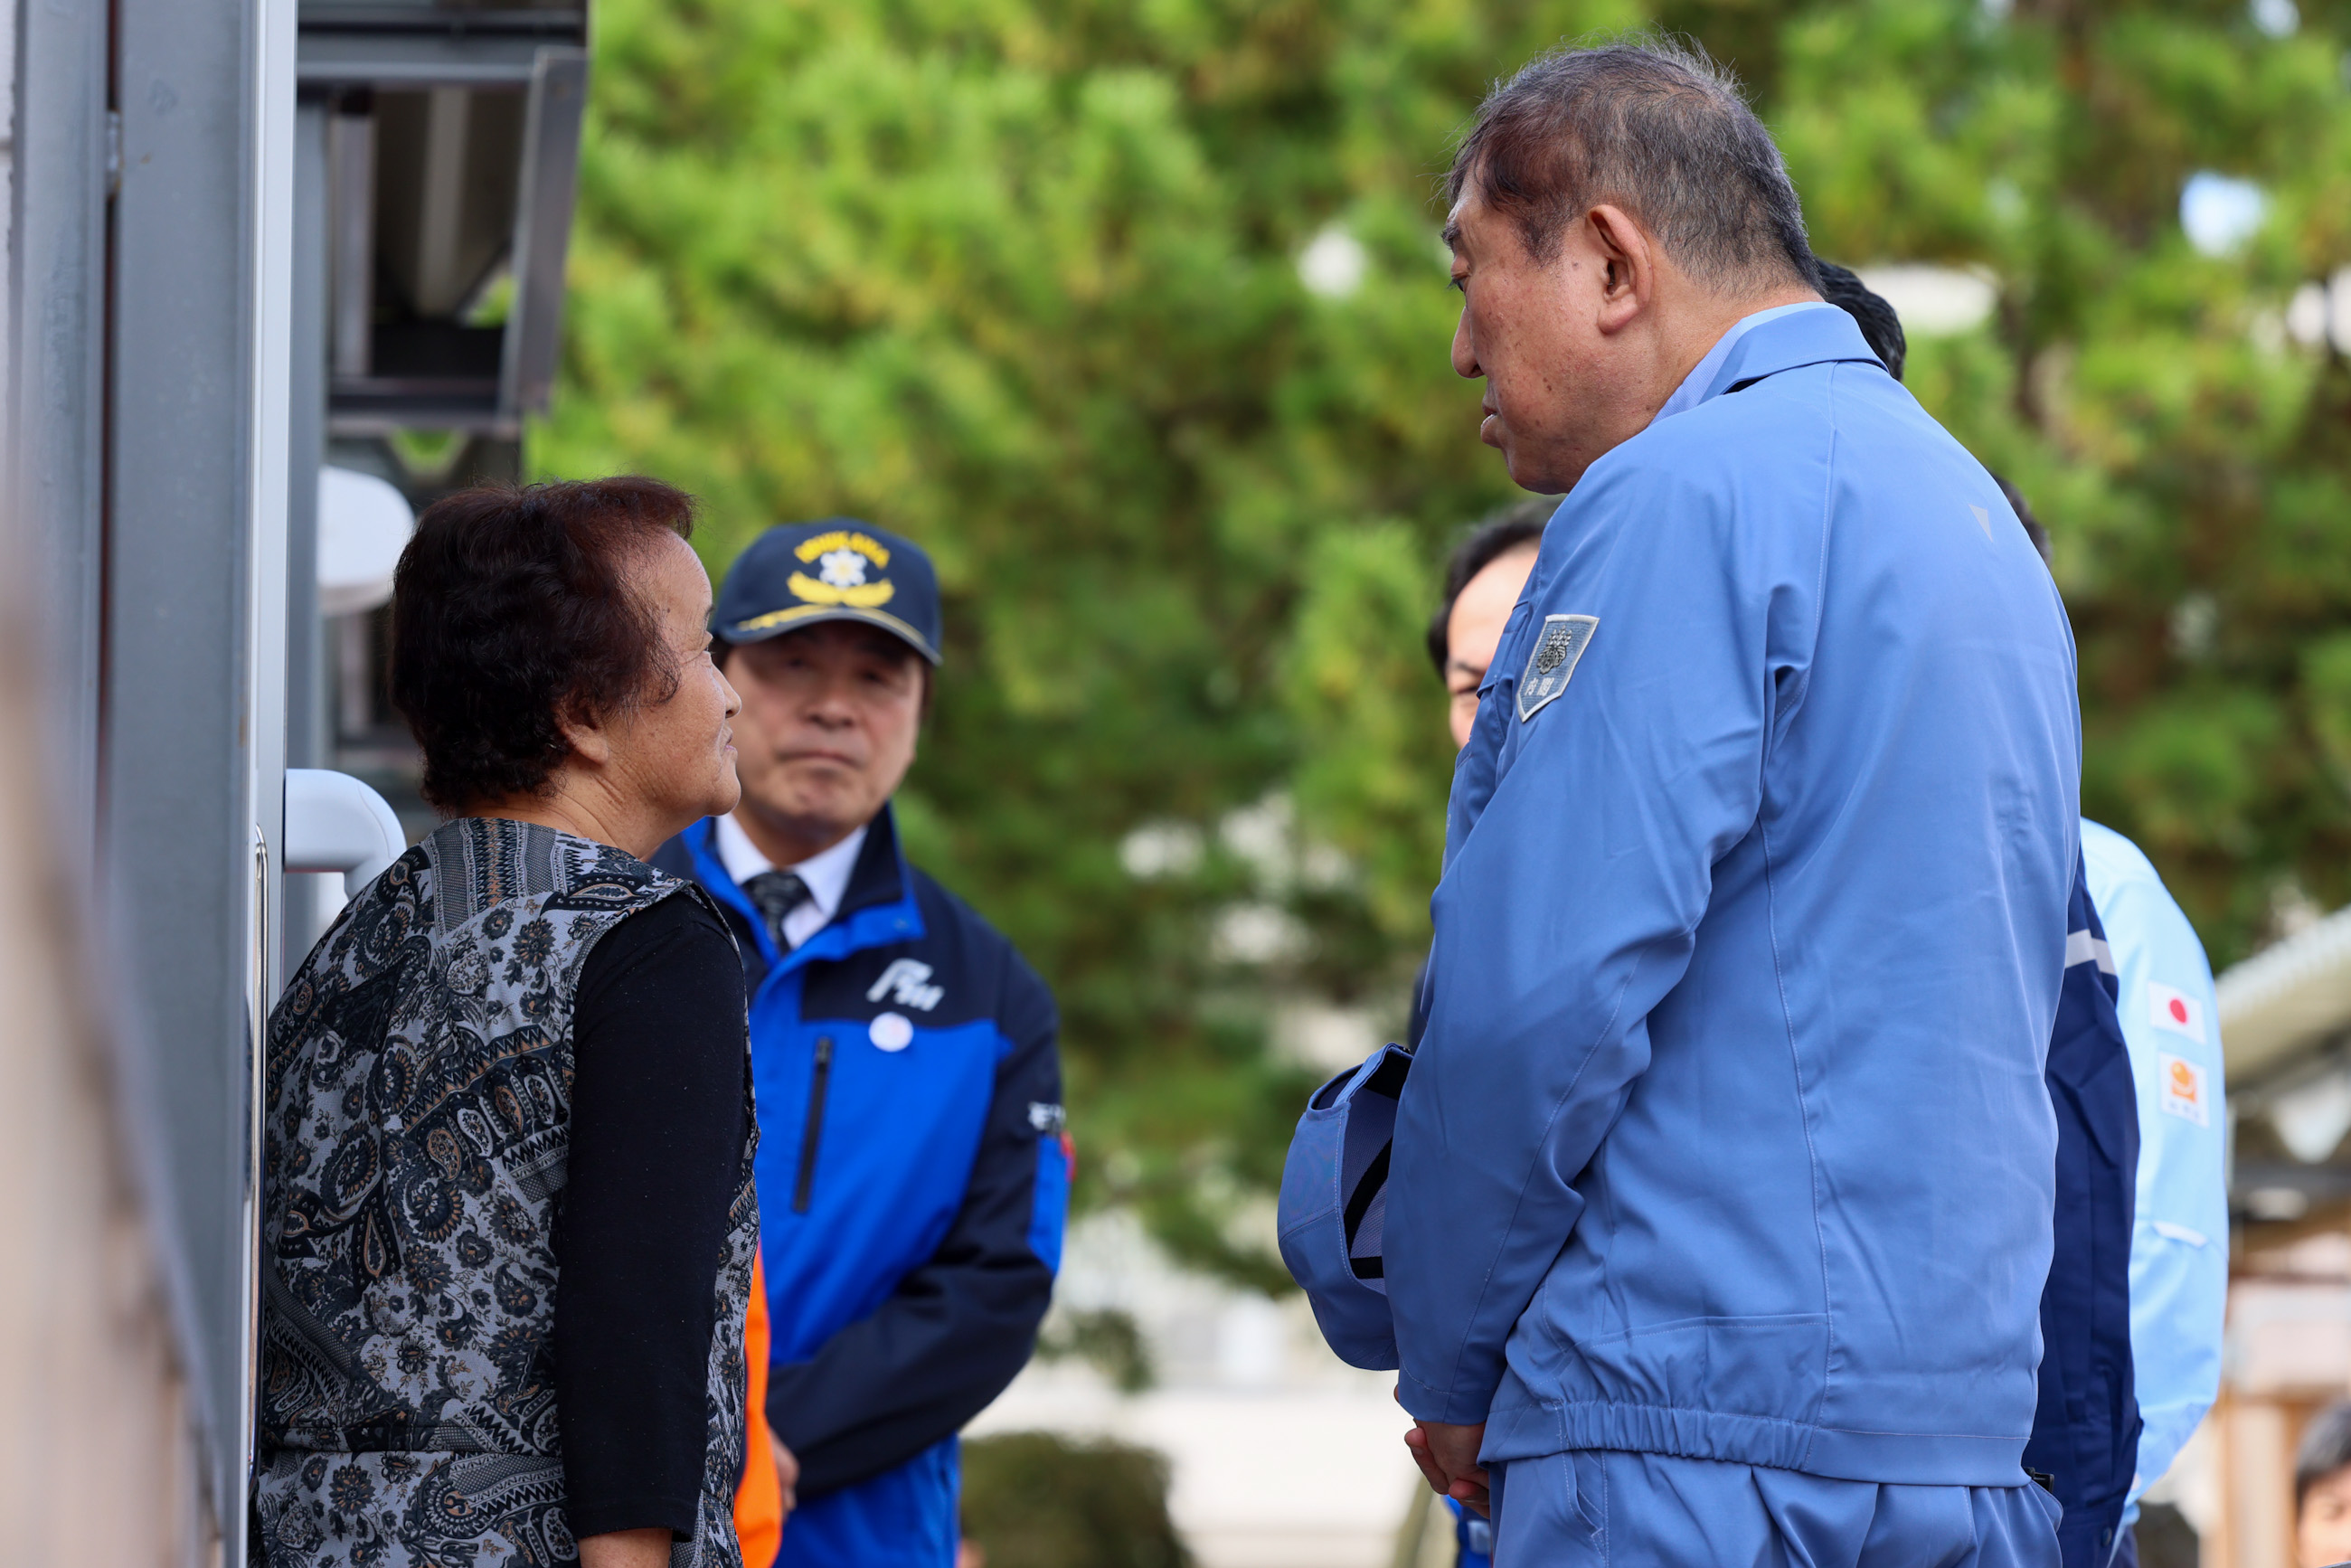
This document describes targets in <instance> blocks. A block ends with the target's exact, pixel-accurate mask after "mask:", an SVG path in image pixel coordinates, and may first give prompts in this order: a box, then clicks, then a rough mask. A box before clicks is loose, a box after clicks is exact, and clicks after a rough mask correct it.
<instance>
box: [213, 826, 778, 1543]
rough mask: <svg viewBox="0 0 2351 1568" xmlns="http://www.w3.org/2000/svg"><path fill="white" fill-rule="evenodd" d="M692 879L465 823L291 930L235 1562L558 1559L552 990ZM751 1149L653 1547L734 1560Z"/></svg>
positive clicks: (572, 984)
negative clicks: (680, 1498) (702, 1364)
mask: <svg viewBox="0 0 2351 1568" xmlns="http://www.w3.org/2000/svg"><path fill="white" fill-rule="evenodd" d="M703 896H705V895H704V894H702V893H701V892H700V890H699V889H695V888H693V887H692V886H691V885H690V884H689V883H682V882H679V881H676V880H675V879H674V878H671V877H667V876H664V875H663V874H662V873H659V872H657V871H655V870H653V868H652V867H651V866H648V865H646V864H644V863H643V862H641V861H638V860H636V859H635V858H634V857H632V856H631V855H628V854H626V853H623V852H622V851H619V850H616V849H611V848H608V847H606V846H604V845H602V844H598V843H592V842H590V841H588V840H585V839H580V838H574V837H572V836H570V835H569V834H566V833H560V832H557V831H554V830H552V829H549V828H542V827H535V826H531V825H528V824H526V823H521V822H514V821H504V820H499V819H493V818H479V817H475V818H461V819H459V820H458V821H453V822H450V823H447V824H446V825H444V827H442V828H441V829H440V831H437V832H435V833H434V835H433V836H432V837H431V838H429V839H427V840H426V841H424V842H423V843H422V844H420V845H418V846H417V847H416V848H414V849H413V850H411V851H409V852H408V853H407V854H405V855H403V856H402V857H401V858H400V859H399V860H398V861H396V862H393V864H392V867H391V869H390V870H388V871H386V872H385V873H383V875H382V876H381V877H379V878H378V879H377V880H376V882H375V883H373V884H372V885H371V886H370V887H369V888H368V889H367V891H365V892H364V893H362V894H360V896H359V897H358V898H357V899H355V900H354V901H353V902H352V903H351V904H350V907H349V908H348V909H346V910H345V911H344V912H343V915H342V916H341V918H340V919H339V920H338V921H337V922H336V923H335V925H334V926H333V927H332V928H331V929H330V930H329V932H328V933H327V935H326V936H325V937H324V938H323V939H321V940H320V942H319V946H317V947H316V948H314V949H313V950H312V951H311V954H310V956H309V958H308V960H307V961H306V962H305V963H304V964H303V966H302V968H301V970H300V972H299V973H298V975H296V977H295V978H294V983H293V984H292V986H290V987H289V988H287V993H286V997H285V998H284V1000H282V1001H281V1002H280V1003H279V1004H278V1007H277V1012H276V1013H275V1014H273V1015H272V1016H271V1018H270V1020H269V1055H268V1062H267V1072H268V1081H267V1084H266V1115H267V1118H268V1120H267V1124H266V1139H265V1152H264V1162H265V1163H264V1168H263V1174H262V1210H261V1212H262V1217H263V1218H262V1249H263V1261H262V1312H261V1331H262V1353H261V1390H260V1423H261V1453H260V1457H259V1464H258V1467H257V1473H256V1478H255V1487H254V1507H255V1512H256V1530H255V1531H254V1539H255V1548H254V1552H253V1557H252V1561H253V1562H254V1563H256V1564H266V1568H329V1565H332V1568H342V1565H344V1564H370V1565H381V1568H461V1565H462V1568H539V1565H540V1564H549V1563H570V1562H574V1561H576V1560H577V1558H578V1556H579V1552H578V1548H577V1547H576V1546H575V1545H574V1543H573V1542H572V1538H571V1531H570V1528H569V1525H568V1524H567V1522H566V1521H565V1517H564V1484H563V1450H562V1448H561V1445H560V1440H559V1432H558V1423H557V1416H556V1407H555V1380H554V1376H553V1372H554V1368H553V1362H552V1353H551V1350H550V1346H549V1336H550V1333H551V1331H552V1330H553V1327H554V1304H555V1291H556V1289H557V1268H556V1259H555V1253H554V1250H553V1247H552V1243H551V1238H552V1236H553V1234H554V1230H555V1223H556V1219H557V1217H558V1215H559V1212H560V1209H561V1206H562V1202H563V1188H564V1176H565V1164H566V1155H567V1153H568V1149H569V1139H570V1091H571V1071H572V1062H571V1009H572V1000H573V998H574V996H575V994H576V993H577V991H578V988H579V985H580V968H581V966H582V964H583V963H584V962H585V961H586V959H587V956H588V954H589V950H590V948H592V947H593V946H595V944H596V941H597V939H598V938H599V937H601V936H603V935H604V933H606V932H608V931H610V930H611V929H612V927H613V926H615V925H618V924H620V922H621V921H622V920H623V919H625V918H627V917H628V916H629V915H634V914H636V913H637V912H638V911H639V910H643V909H647V908H650V907H651V906H653V904H657V903H659V902H660V901H661V900H663V899H664V898H670V897H703ZM748 1072H749V1064H748V1062H746V1064H745V1073H746V1078H745V1091H744V1092H745V1093H746V1094H747V1093H748V1092H750V1091H749V1079H748ZM755 1136H756V1134H755ZM751 1152H752V1151H751V1149H750V1147H749V1146H748V1145H747V1146H746V1147H745V1149H744V1151H743V1166H742V1176H741V1179H740V1182H739V1184H738V1185H737V1188H736V1193H735V1202H734V1207H733V1208H732V1210H731V1211H730V1213H729V1216H728V1228H727V1242H726V1251H725V1254H724V1256H723V1257H722V1259H721V1260H720V1266H719V1270H718V1278H717V1279H716V1281H715V1282H714V1284H713V1287H712V1288H713V1289H714V1290H715V1291H716V1293H717V1309H718V1312H717V1322H718V1332H717V1333H715V1334H714V1335H712V1342H713V1343H712V1344H711V1347H710V1384H709V1389H710V1392H709V1406H708V1407H709V1412H710V1425H709V1442H708V1446H707V1450H706V1458H705V1463H704V1470H703V1476H704V1479H703V1489H702V1506H701V1519H700V1522H699V1525H698V1527H697V1528H696V1530H695V1537H694V1539H693V1540H692V1541H680V1542H677V1544H676V1546H675V1547H674V1549H673V1551H672V1553H671V1564H672V1568H740V1564H741V1561H742V1559H741V1553H740V1552H739V1551H738V1549H737V1545H736V1542H735V1527H734V1521H733V1517H732V1507H733V1499H734V1492H735V1485H736V1482H737V1479H738V1477H739V1474H740V1472H741V1469H742V1466H743V1444H744V1425H743V1424H744V1409H743V1403H744V1396H745V1373H746V1368H745V1365H744V1362H743V1316H744V1310H745V1308H746V1306H747V1304H748V1301H749V1292H750V1281H751V1260H752V1255H753V1253H754V1252H755V1250H756V1249H757V1247H758V1199H757V1197H755V1196H754V1194H753V1191H752V1186H751Z"/></svg>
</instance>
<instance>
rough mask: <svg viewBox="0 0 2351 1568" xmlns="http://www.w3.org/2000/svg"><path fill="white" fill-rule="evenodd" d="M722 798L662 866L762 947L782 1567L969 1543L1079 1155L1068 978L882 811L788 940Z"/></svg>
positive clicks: (755, 1018) (757, 996)
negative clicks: (774, 923)
mask: <svg viewBox="0 0 2351 1568" xmlns="http://www.w3.org/2000/svg"><path fill="white" fill-rule="evenodd" d="M713 826H714V824H713V823H712V822H710V821H702V822H698V823H696V824H695V826H693V827H691V828H689V829H687V830H686V831H684V833H681V834H680V835H678V837H676V838H674V839H673V840H671V841H669V842H668V843H667V844H665V845H664V846H663V848H662V850H661V851H660V852H659V853H657V854H656V855H655V856H654V857H653V863H654V864H655V865H657V866H659V867H661V869H663V870H664V871H668V872H672V873H675V874H677V875H680V876H689V877H692V878H694V879H695V880H696V881H698V882H700V883H702V885H703V886H704V887H705V888H707V889H708V890H709V891H710V893H711V894H712V895H713V896H714V897H716V900H717V901H718V904H719V906H720V908H721V909H722V910H723V911H724V912H725V914H726V918H727V921H728V923H729V924H730V925H732V926H733V927H734V931H735V937H736V942H737V945H738V946H740V948H741V949H742V952H743V962H744V968H745V977H746V980H747V990H748V994H749V996H750V1013H751V1071H752V1078H753V1082H754V1085H755V1088H756V1092H757V1095H758V1118H759V1155H758V1184H759V1200H760V1213H761V1220H760V1244H761V1247H762V1249H764V1252H765V1256H766V1270H767V1284H768V1312H769V1315H770V1319H771V1323H772V1332H773V1335H774V1339H773V1345H774V1351H773V1354H774V1363H773V1366H772V1369H771V1370H770V1373H769V1381H768V1423H769V1425H771V1426H772V1427H774V1428H775V1430H776V1433H777V1435H778V1437H781V1438H782V1439H783V1441H784V1443H785V1445H786V1446H787V1447H789V1448H790V1449H791V1450H792V1453H793V1455H794V1456H795V1457H796V1458H798V1459H799V1464H800V1477H799V1497H800V1505H799V1509H798V1510H797V1511H795V1512H794V1513H793V1514H792V1516H791V1518H790V1520H789V1521H788V1522H787V1524H786V1525H785V1527H784V1538H783V1549H782V1552H781V1554H780V1555H779V1556H778V1559H777V1563H778V1565H779V1568H836V1565H837V1568H902V1565H903V1568H947V1565H948V1564H950V1563H953V1562H954V1561H955V1553H956V1538H957V1534H958V1531H957V1523H956V1490H957V1467H956V1438H955V1434H956V1431H957V1430H958V1429H959V1428H960V1427H962V1426H963V1425H964V1423H965V1422H967V1421H968V1420H970V1419H971V1417H972V1416H975V1415H977V1414H978V1412H979V1410H980V1409H981V1407H982V1406H986V1405H987V1403H988V1401H990V1400H992V1399H994V1398H995V1397H996V1396H998V1394H1000V1393H1002V1392H1003V1391H1004V1388H1005V1385H1007V1384H1008V1383H1010V1382H1011V1381H1012V1378H1013V1375H1015V1374H1016V1373H1018V1372H1019V1370H1020V1368H1021V1366H1022V1364H1025V1363H1026V1362H1027V1361H1028V1359H1029V1353H1030V1351H1031V1350H1032V1349H1033V1348H1034V1346H1035V1343H1036V1335H1037V1325H1038V1322H1040V1320H1041V1319H1042V1318H1043V1317H1044V1315H1045V1309H1046V1306H1047V1304H1048V1303H1049V1301H1050V1298H1051V1295H1052V1288H1053V1274H1054V1270H1056V1269H1057V1268H1058V1267H1059V1266H1060V1263H1061V1230H1062V1225H1063V1221H1064V1219H1065V1218H1066V1214H1067V1210H1068V1203H1069V1181H1070V1159H1069V1153H1068V1144H1067V1141H1066V1138H1065V1136H1064V1134H1063V1131H1062V1113H1061V1062H1060V1058H1059V1056H1058V1054H1057V1053H1056V1051H1055V1045H1054V1037H1055V1032H1056V1030H1057V1028H1058V1020H1057V1019H1056V1017H1055V1013H1054V1008H1053V998H1052V995H1051V993H1050V992H1049V991H1048V990H1047V989H1046V988H1045V983H1044V982H1043V981H1042V980H1041V979H1040V978H1039V977H1038V976H1037V973H1036V971H1035V970H1033V969H1031V968H1030V967H1029V966H1028V964H1027V963H1026V962H1024V961H1023V960H1022V958H1021V956H1020V955H1019V953H1018V952H1017V951H1015V950H1014V948H1013V946H1012V944H1011V943H1010V942H1008V941H1007V940H1006V939H1005V938H1004V937H1003V936H1001V935H1000V934H998V932H997V931H996V929H995V928H994V927H992V926H990V925H988V924H987V921H985V920H983V919H981V918H980V917H979V915H977V914H976V913H974V912H973V910H972V909H971V908H970V906H968V905H967V904H965V903H963V901H962V900H960V899H958V898H956V896H955V895H954V894H950V893H948V892H947V891H946V889H945V888H943V887H941V886H939V884H938V883H935V882H934V881H932V880H931V879H930V878H929V877H928V876H925V874H923V873H921V872H919V871H917V870H915V869H914V867H913V866H911V865H909V864H907V863H906V861H905V859H904V856H903V855H901V853H900V852H899V848H898V835H897V831H896V827H895V824H894V822H893V820H892V816H891V813H890V812H889V810H887V809H884V810H883V812H882V814H881V815H880V816H879V817H877V818H875V819H874V821H873V824H872V828H871V829H870V830H869V831H867V833H866V837H865V845H864V849H863V850H862V852H861V853H860V855H859V856H858V861H857V866H856V869H855V871H853V872H852V873H851V875H850V880H849V886H848V889H847V891H846V892H845V893H844V894H843V896H842V898H841V906H840V908H839V909H838V910H836V911H835V912H834V915H833V918H832V920H831V923H829V924H828V925H825V927H824V928H823V929H822V930H820V931H819V932H818V933H817V934H816V935H815V936H811V937H810V938H809V939H808V940H807V941H806V942H803V943H802V944H800V946H798V947H796V948H794V949H793V950H792V951H791V952H789V953H779V952H778V951H777V949H776V947H775V945H774V943H773V942H772V941H771V940H770V939H769V937H768V932H767V929H766V926H765V925H764V924H763V923H762V922H761V921H760V920H759V919H758V916H757V915H756V913H755V912H754V910H753V908H752V905H751V903H750V900H749V899H748V898H747V897H746V896H745V895H744V894H743V891H742V890H741V889H740V888H738V887H737V886H736V884H735V881H734V879H733V878H732V877H730V876H728V875H727V874H726V866H725V865H724V864H723V863H722V862H721V861H720V859H719V856H718V853H717V850H716V846H715V845H714V844H713V843H712V841H711V836H712V829H713Z"/></svg>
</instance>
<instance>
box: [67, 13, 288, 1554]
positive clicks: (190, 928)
mask: <svg viewBox="0 0 2351 1568" xmlns="http://www.w3.org/2000/svg"><path fill="white" fill-rule="evenodd" d="M114 12H115V17H116V25H115V35H114V37H115V50H116V53H115V69H116V71H117V74H118V77H119V79H120V83H121V95H120V113H121V147H122V155H121V170H122V175H121V185H120V191H119V193H118V194H117V196H116V199H115V216H114V236H115V237H114V268H113V277H112V286H113V287H112V294H111V299H110V316H111V319H112V325H113V330H112V340H111V344H110V354H111V366H110V376H111V383H112V384H111V410H110V435H111V439H110V443H109V477H110V507H109V518H108V526H109V529H110V539H109V548H108V552H107V586H106V597H107V614H106V664H105V690H104V710H103V712H104V721H103V730H102V736H101V751H100V755H101V758H102V767H101V773H100V793H101V799H102V800H103V808H102V813H101V816H100V819H99V825H100V831H99V839H100V843H101V846H102V850H103V872H102V874H103V879H104V880H103V883H102V885H103V887H104V888H105V890H106V892H107V894H108V895H109V903H110V905H111V909H112V913H113V919H112V921H111V925H112V928H113V929H114V930H115V931H117V932H118V933H120V940H121V942H122V945H123V951H122V952H121V953H120V955H119V973H120V977H121V978H122V979H123V981H124V982H125V987H124V988H125V990H126V991H127V992H128V993H129V994H128V995H127V996H126V997H125V998H123V1007H122V1012H123V1015H124V1017H123V1023H124V1026H125V1029H126V1031H127V1032H128V1033H129V1034H130V1035H131V1038H132V1040H133V1041H134V1045H135V1048H136V1049H137V1051H139V1052H140V1054H141V1055H142V1056H143V1057H144V1059H145V1061H146V1062H147V1064H148V1066H149V1068H150V1070H151V1071H152V1076H153V1078H154V1079H155V1081H156V1085H157V1092H158V1096H159V1099H160V1100H161V1103H162V1104H163V1105H164V1106H166V1107H168V1114H167V1115H165V1116H163V1117H162V1118H160V1119H159V1125H158V1127H157V1131H158V1133H159V1134H160V1145H161V1146H160V1147H159V1148H158V1149H156V1150H155V1151H154V1157H155V1161H156V1164H157V1166H159V1167H160V1169H161V1171H162V1180H163V1185H164V1186H165V1187H166V1190H167V1198H168V1202H167V1206H166V1207H165V1212H164V1213H163V1214H162V1216H161V1217H160V1218H162V1220H163V1222H164V1225H165V1228H168V1229H169V1230H170V1231H171V1233H172V1235H173V1236H174V1237H175V1238H176V1239H178V1241H179V1242H180V1244H181V1246H182V1247H183V1249H184V1252H185V1256H186V1258H187V1260H188V1268H187V1276H186V1278H187V1296H188V1301H187V1306H188V1310H189V1315H190V1317H191V1319H192V1320H193V1323H194V1325H195V1328H194V1332H193V1334H192V1336H191V1339H192V1342H193V1343H192V1345H191V1354H192V1360H193V1365H192V1367H191V1368H190V1374H191V1377H190V1381H191V1385H192V1387H191V1392H192V1394H193V1396H194V1402H195V1405H196V1406H197V1410H198V1413H199V1416H200V1418H201V1423H202V1428H203V1430H204V1435H205V1448H206V1452H207V1458H209V1460H210V1474H209V1475H208V1476H207V1477H206V1478H205V1479H207V1481H208V1482H209V1483H210V1484H209V1486H208V1488H207V1490H208V1492H209V1500H210V1502H211V1505H212V1508H213V1510H214V1518H215V1519H216V1520H217V1521H218V1522H219V1524H220V1527H221V1530H222V1532H223V1534H224V1536H225V1549H226V1550H225V1558H226V1560H227V1561H228V1562H231V1563H239V1562H242V1561H244V1557H245V1540H244V1536H245V1521H246V1510H245V1496H246V1469H247V1465H248V1462H249V1444H250V1440H251V1430H252V1421H251V1408H252V1406H251V1401H252V1396H253V1370H252V1360H253V1354H254V1345H253V1336H254V1319H255V1309H256V1295H255V1291H256V1279H257V1275H256V1250H255V1249H256V1235H257V1230H256V1209H255V1189H256V1176H257V1170H258V1159H257V1145H256V1132H257V1128H256V1115H257V1109H256V1108H257V1105H258V1099H257V1096H256V1092H255V1084H256V1076H257V1067H258V1062H259V1054H260V1049H259V1048H260V1045H261V1040H260V1034H261V1019H262V1017H263V1015H264V1013H265V1012H266V1009H267V1007H268V1005H269V1003H270V1001H271V1000H272V999H274V997H273V984H274V977H275V975H276V973H277V967H278V965H277V936H276V932H275V929H274V924H275V915H276V906H277V903H278V900H277V890H278V886H279V883H278V879H277V872H276V854H275V850H276V845H277V841H278V839H279V837H280V835H281V834H282V831H283V825H284V824H283V818H284V760H283V756H284V754H283V744H284V735H285V720H286V687H285V677H286V643H285V626H286V621H285V598H286V571H287V567H286V558H285V539H286V536H285V517H286V513H285V504H286V479H287V466H288V464H289V461H290V457H289V454H288V453H287V413H288V409H287V372H288V370H289V361H290V353H289V350H288V344H287V325H288V322H287V317H288V313H289V311H290V308H291V298H290V295H291V291H292V287H293V277H292V271H291V265H290V262H291V252H292V246H293V239H292V232H291V219H290V213H289V212H288V208H290V205H291V196H292V184H293V180H292V169H291V164H292V163H293V162H294V141H295V138H294V124H293V121H294V118H295V101H294V44H295V18H294V14H293V4H292V0H117V4H116V5H115V7H114Z"/></svg>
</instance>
